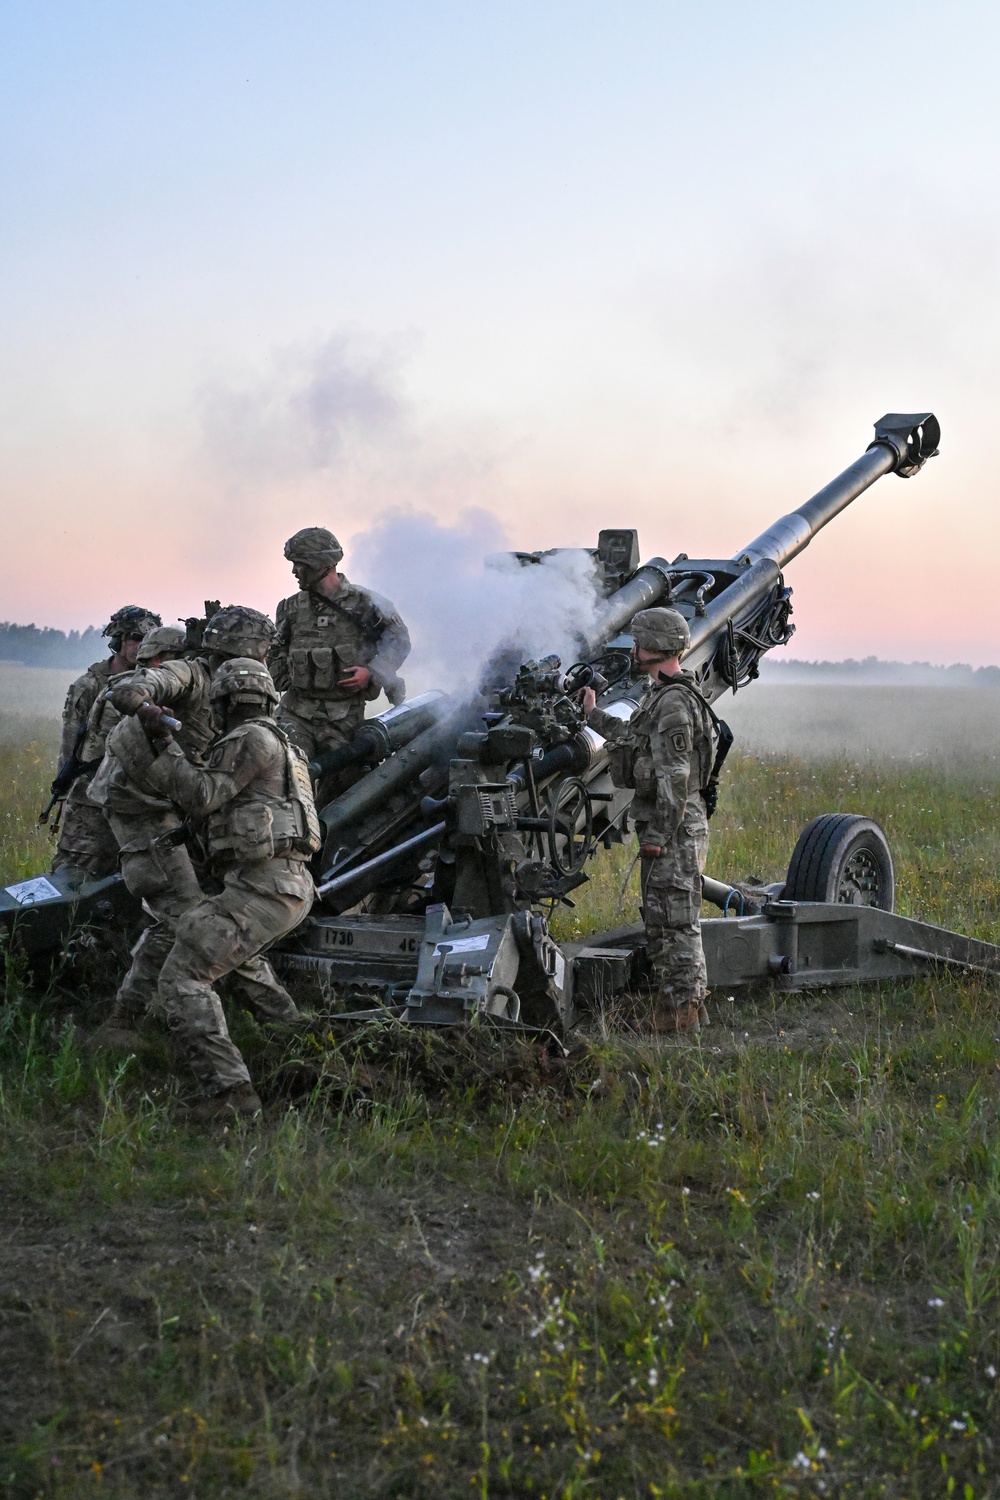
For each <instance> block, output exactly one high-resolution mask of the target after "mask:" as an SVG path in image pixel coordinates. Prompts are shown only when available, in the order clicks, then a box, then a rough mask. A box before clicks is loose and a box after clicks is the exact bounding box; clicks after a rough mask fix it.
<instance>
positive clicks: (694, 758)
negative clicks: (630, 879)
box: [587, 672, 715, 848]
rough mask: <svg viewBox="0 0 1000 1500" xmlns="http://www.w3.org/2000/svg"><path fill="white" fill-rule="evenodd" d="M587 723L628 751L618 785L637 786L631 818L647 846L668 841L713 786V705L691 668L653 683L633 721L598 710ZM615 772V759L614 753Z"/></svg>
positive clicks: (625, 752) (675, 834)
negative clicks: (704, 791)
mask: <svg viewBox="0 0 1000 1500" xmlns="http://www.w3.org/2000/svg"><path fill="white" fill-rule="evenodd" d="M587 722H588V724H590V726H591V727H592V728H593V729H596V730H597V732H598V734H603V735H604V736H605V738H606V739H608V740H610V741H612V742H617V743H618V745H619V746H620V747H621V751H622V752H624V753H623V754H622V756H621V758H620V759H619V760H618V761H617V764H618V765H621V764H623V763H624V767H625V769H624V775H623V776H622V778H621V781H620V783H619V784H621V785H624V786H632V787H634V788H635V797H634V799H633V801H632V817H633V820H634V822H635V825H636V828H637V830H638V832H639V835H640V838H641V841H642V842H643V843H644V844H658V845H660V847H661V848H662V847H665V846H666V845H668V844H669V843H670V842H671V840H672V839H674V838H675V837H676V836H677V834H678V832H679V830H680V827H681V824H682V822H683V820H684V813H685V810H686V808H687V806H688V803H689V801H690V800H691V798H693V797H696V796H699V795H700V793H701V790H702V788H703V787H706V786H707V785H708V781H709V777H710V776H711V773H712V763H713V761H714V758H715V733H714V727H713V724H712V720H711V717H710V716H709V712H708V708H707V707H706V705H705V704H704V702H703V700H702V698H701V695H700V693H698V691H697V689H696V688H695V686H694V678H693V677H692V676H691V675H690V673H688V672H680V673H678V674H677V676H676V677H672V678H668V679H661V680H660V681H658V682H655V683H652V684H651V685H650V686H649V687H648V688H647V689H646V692H645V693H644V695H643V698H642V701H641V702H640V704H639V707H638V709H637V710H636V712H635V713H634V714H633V715H632V718H631V719H630V720H628V721H623V720H621V719H618V718H615V717H614V716H613V715H611V714H606V713H604V712H602V710H601V709H596V708H595V709H593V710H592V711H591V712H590V714H589V715H588V716H587ZM611 758H612V776H613V778H614V779H615V780H618V777H617V776H616V775H615V770H616V757H615V752H614V751H612V757H611Z"/></svg>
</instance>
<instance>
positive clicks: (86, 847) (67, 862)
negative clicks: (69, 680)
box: [52, 604, 160, 880]
mask: <svg viewBox="0 0 1000 1500" xmlns="http://www.w3.org/2000/svg"><path fill="white" fill-rule="evenodd" d="M159 625H160V617H159V615H155V614H153V612H152V611H151V610H148V609H143V607H142V606H141V605H140V604H126V605H125V607H124V608H123V609H118V610H116V611H115V613H114V614H113V615H112V616H111V619H110V620H109V621H108V623H107V625H105V627H104V630H103V634H104V635H105V636H107V637H108V645H109V646H110V648H111V655H110V657H108V659H107V660H106V661H96V662H94V663H93V665H92V666H89V667H88V668H87V670H86V672H84V673H83V675H82V677H78V678H77V679H76V681H75V682H74V683H73V684H72V686H71V687H70V690H69V692H68V693H67V694H66V702H65V704H64V706H63V716H62V722H63V727H62V740H61V743H60V746H59V770H60V771H62V770H63V769H64V767H66V766H67V764H68V762H70V761H71V760H72V761H73V762H74V768H75V767H77V766H79V767H80V770H79V771H78V773H77V774H76V776H75V777H74V780H73V782H72V784H71V786H70V788H69V792H68V794H67V796H66V801H65V804H64V806H63V812H62V819H61V822H60V828H59V842H58V843H57V845H56V851H55V854H54V856H53V859H52V868H53V870H58V869H60V868H61V867H62V866H74V867H75V868H76V869H78V870H81V871H83V872H85V873H86V874H87V875H89V876H90V877H91V878H92V879H94V880H100V879H102V878H103V877H104V876H105V875H113V874H114V872H115V870H116V869H117V868H118V845H117V844H116V843H115V841H114V838H113V837H112V836H111V833H110V832H109V830H108V826H107V824H106V823H105V821H104V819H103V818H102V817H101V815H100V813H99V812H98V810H97V809H96V808H95V807H94V806H93V804H92V803H91V802H90V801H89V800H88V798H87V787H88V786H89V785H90V781H91V778H92V777H93V775H94V772H95V771H96V770H97V767H98V766H99V765H100V763H101V758H102V756H103V755H104V737H103V735H102V734H100V732H99V731H98V730H97V729H96V728H91V727H89V725H88V721H89V719H90V716H91V713H92V711H93V710H94V709H95V706H99V705H100V704H101V702H102V700H103V698H104V695H105V693H106V692H107V690H108V688H109V687H110V686H111V684H112V683H113V682H115V681H120V680H121V679H122V674H123V673H128V672H131V671H132V669H133V667H134V666H135V663H136V657H137V655H138V652H139V649H140V645H141V643H142V641H143V640H144V638H145V636H146V635H147V633H148V632H149V631H150V630H152V629H154V628H155V627H157V626H159Z"/></svg>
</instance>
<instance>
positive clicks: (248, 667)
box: [211, 656, 279, 713]
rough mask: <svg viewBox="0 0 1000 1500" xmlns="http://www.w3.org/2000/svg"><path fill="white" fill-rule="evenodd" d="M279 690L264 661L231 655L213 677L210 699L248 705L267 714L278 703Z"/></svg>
mask: <svg viewBox="0 0 1000 1500" xmlns="http://www.w3.org/2000/svg"><path fill="white" fill-rule="evenodd" d="M278 696H279V694H278V689H277V688H276V687H275V685H274V683H273V682H272V681H271V674H270V672H269V671H268V670H267V668H266V667H265V666H264V663H263V662H260V661H256V660H255V659H254V658H253V657H252V656H233V657H231V658H230V660H229V661H224V662H223V663H222V666H221V667H220V668H219V670H218V671H217V672H216V674H215V676H214V677H213V678H212V690H211V699H212V702H213V703H218V702H219V700H220V699H222V698H225V699H226V701H227V702H228V703H249V704H251V705H256V706H257V707H259V708H261V709H264V710H265V712H267V713H270V712H271V710H272V709H273V708H274V707H275V705H276V704H277V702H278Z"/></svg>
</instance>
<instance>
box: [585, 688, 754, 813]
mask: <svg viewBox="0 0 1000 1500" xmlns="http://www.w3.org/2000/svg"><path fill="white" fill-rule="evenodd" d="M678 691H682V692H685V693H686V695H687V696H688V698H689V699H694V700H696V705H697V709H698V710H700V712H696V714H695V726H694V727H695V734H694V744H693V745H692V747H691V751H692V766H691V778H690V782H689V785H690V784H691V782H693V783H694V785H695V786H696V787H697V789H698V790H699V791H700V792H701V794H702V796H706V794H707V791H708V788H709V786H710V784H711V782H712V779H713V776H714V775H717V770H716V767H715V766H714V764H713V762H714V754H715V746H714V743H713V738H712V725H713V724H721V723H722V721H721V720H718V719H716V716H715V714H714V713H713V712H712V709H711V708H710V706H709V704H708V703H707V701H706V700H705V698H703V697H702V695H701V693H699V691H698V689H697V688H696V687H695V686H694V684H693V683H691V682H688V681H687V680H686V679H685V678H683V677H674V678H673V679H671V681H669V682H659V683H656V684H655V685H654V686H653V687H652V688H651V689H650V690H649V691H648V692H647V693H646V695H645V696H644V698H643V700H642V703H641V704H640V706H639V708H638V709H637V710H636V712H635V713H634V714H633V715H632V718H631V719H630V720H629V723H628V730H627V732H626V733H625V734H623V735H622V736H621V737H620V738H618V739H616V740H613V741H612V742H611V743H610V744H609V745H608V769H609V771H610V772H611V780H612V781H613V782H614V784H615V786H617V787H623V788H629V789H633V790H634V791H635V794H636V799H637V800H638V801H640V802H648V803H653V802H655V801H656V767H655V766H654V764H653V755H652V749H651V745H650V737H651V733H652V728H653V710H654V709H655V708H656V707H657V706H658V705H659V702H660V699H661V695H662V694H663V693H665V692H678ZM699 728H700V729H701V731H702V732H701V733H700V734H699V733H698V729H699ZM730 739H731V737H730ZM727 749H728V746H727ZM718 770H721V765H720V766H719V767H718Z"/></svg>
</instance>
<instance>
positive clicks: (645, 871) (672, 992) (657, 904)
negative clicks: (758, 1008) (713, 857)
mask: <svg viewBox="0 0 1000 1500" xmlns="http://www.w3.org/2000/svg"><path fill="white" fill-rule="evenodd" d="M640 837H641V835H640ZM707 854H708V819H707V817H706V816H705V810H704V805H703V804H702V802H701V799H700V798H699V799H697V805H696V806H693V807H692V806H690V804H689V807H688V809H687V811H686V812H685V814H684V821H683V823H682V824H681V826H680V828H679V829H678V831H677V834H676V836H675V837H674V839H673V840H672V841H671V842H670V843H669V844H668V845H667V846H666V848H665V849H664V851H663V853H662V854H661V855H660V857H659V859H643V861H642V902H643V906H642V913H643V921H644V922H645V924H646V953H647V956H648V958H649V964H650V968H651V969H652V971H653V981H654V984H655V985H656V990H657V995H656V1002H655V1003H656V1005H657V1007H658V1008H662V1009H675V1008H676V1007H677V1006H682V1005H688V1004H690V1003H691V1002H692V1001H693V1002H695V1003H698V1004H700V1003H701V1002H702V1001H703V1000H704V999H705V996H706V995H707V993H708V974H707V971H706V968H705V953H704V949H703V948H702V945H701V919H700V914H701V877H702V875H703V874H704V870H705V859H706V856H707Z"/></svg>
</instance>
